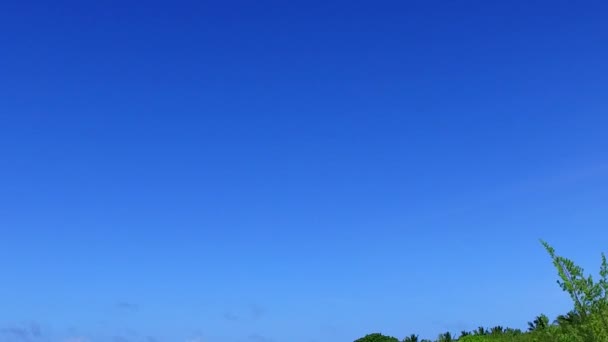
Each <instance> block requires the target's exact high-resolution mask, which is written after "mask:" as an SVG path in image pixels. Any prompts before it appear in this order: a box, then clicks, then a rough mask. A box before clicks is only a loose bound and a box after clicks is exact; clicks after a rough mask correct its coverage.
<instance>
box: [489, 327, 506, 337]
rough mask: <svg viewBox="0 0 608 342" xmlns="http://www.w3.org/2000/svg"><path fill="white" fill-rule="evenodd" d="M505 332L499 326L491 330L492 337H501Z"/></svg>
mask: <svg viewBox="0 0 608 342" xmlns="http://www.w3.org/2000/svg"><path fill="white" fill-rule="evenodd" d="M503 332H504V328H503V327H502V326H500V325H497V326H495V327H492V328H491V329H490V334H492V335H501V334H502V333H503Z"/></svg>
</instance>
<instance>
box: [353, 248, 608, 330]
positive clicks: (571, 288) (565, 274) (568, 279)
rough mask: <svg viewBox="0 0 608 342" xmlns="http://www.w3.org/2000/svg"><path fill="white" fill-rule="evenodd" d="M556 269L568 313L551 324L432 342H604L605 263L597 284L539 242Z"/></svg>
mask: <svg viewBox="0 0 608 342" xmlns="http://www.w3.org/2000/svg"><path fill="white" fill-rule="evenodd" d="M541 243H542V245H543V246H544V247H545V249H546V250H547V252H548V253H549V255H550V256H551V260H552V261H553V265H554V266H555V268H556V269H557V274H558V275H559V280H558V281H557V283H558V284H559V286H560V287H561V288H562V290H564V292H566V293H568V294H569V295H570V297H571V298H572V302H573V307H572V310H571V311H570V312H568V313H566V314H564V315H560V316H558V317H557V318H556V319H555V320H554V321H552V322H551V321H550V319H549V318H548V317H547V316H545V315H542V314H541V315H539V316H538V317H536V318H535V319H534V320H532V321H531V322H528V329H527V331H522V330H520V329H511V328H504V327H502V326H495V327H492V328H489V329H488V328H484V327H479V328H477V329H476V330H474V331H462V332H461V333H460V334H459V335H458V336H452V334H451V333H449V332H446V333H443V334H440V335H439V336H438V337H437V338H436V339H435V341H436V342H452V341H458V342H608V298H607V294H608V263H607V262H606V256H605V255H604V254H603V253H602V263H601V267H600V277H599V281H594V280H593V277H592V276H590V275H589V276H586V275H585V274H584V271H583V269H582V268H581V267H579V266H577V265H576V264H574V263H573V262H572V261H571V260H569V259H567V258H565V257H562V256H559V255H557V254H556V253H555V249H554V248H553V247H551V246H550V245H549V244H548V243H547V242H545V241H541ZM401 341H402V342H431V340H425V339H419V337H418V335H415V334H413V335H410V336H407V337H405V338H404V339H403V340H401ZM355 342H400V340H399V339H397V338H395V337H391V336H385V335H382V334H379V333H374V334H369V335H367V336H365V337H362V338H360V339H358V340H356V341H355Z"/></svg>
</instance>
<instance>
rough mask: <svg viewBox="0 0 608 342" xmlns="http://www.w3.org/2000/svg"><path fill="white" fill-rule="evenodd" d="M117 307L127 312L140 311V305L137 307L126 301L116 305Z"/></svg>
mask: <svg viewBox="0 0 608 342" xmlns="http://www.w3.org/2000/svg"><path fill="white" fill-rule="evenodd" d="M116 307H117V308H119V309H121V310H125V311H137V310H139V305H137V304H135V303H130V302H126V301H120V302H118V303H116Z"/></svg>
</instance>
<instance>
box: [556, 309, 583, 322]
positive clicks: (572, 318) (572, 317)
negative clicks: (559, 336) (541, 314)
mask: <svg viewBox="0 0 608 342" xmlns="http://www.w3.org/2000/svg"><path fill="white" fill-rule="evenodd" d="M553 322H554V324H558V325H560V326H570V325H573V324H578V323H580V322H581V316H580V315H579V314H578V313H576V311H574V310H572V311H570V312H568V313H567V314H565V315H559V316H557V318H556V319H555V321H553Z"/></svg>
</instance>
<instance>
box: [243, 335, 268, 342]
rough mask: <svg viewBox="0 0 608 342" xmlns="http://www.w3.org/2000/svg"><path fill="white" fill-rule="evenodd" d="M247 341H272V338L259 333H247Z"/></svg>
mask: <svg viewBox="0 0 608 342" xmlns="http://www.w3.org/2000/svg"><path fill="white" fill-rule="evenodd" d="M249 341H252V342H273V341H274V340H273V339H271V338H269V337H267V336H263V335H260V334H251V335H249Z"/></svg>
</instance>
